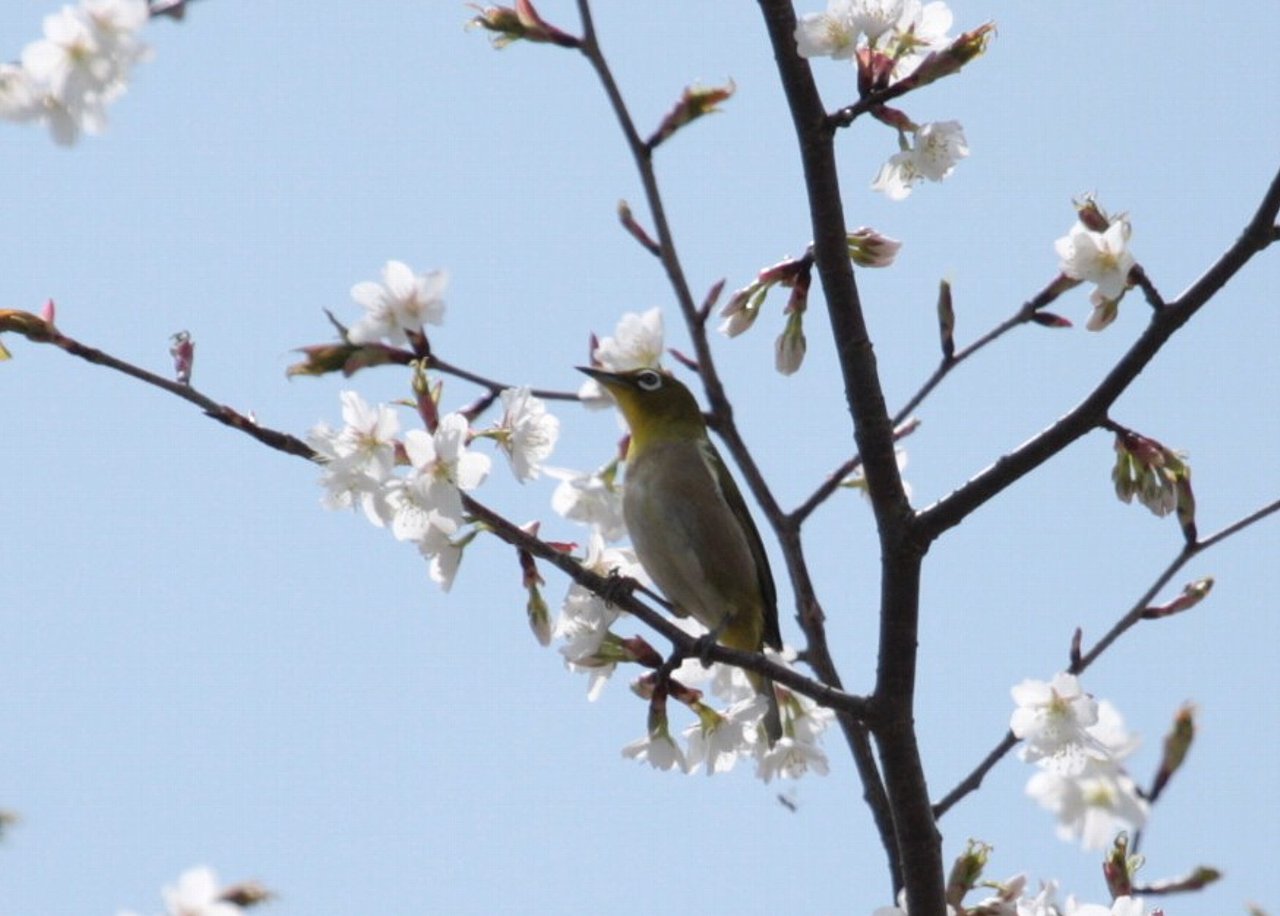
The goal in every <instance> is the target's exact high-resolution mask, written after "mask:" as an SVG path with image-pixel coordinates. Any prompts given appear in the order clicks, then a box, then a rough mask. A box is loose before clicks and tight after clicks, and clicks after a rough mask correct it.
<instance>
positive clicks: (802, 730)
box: [546, 309, 833, 781]
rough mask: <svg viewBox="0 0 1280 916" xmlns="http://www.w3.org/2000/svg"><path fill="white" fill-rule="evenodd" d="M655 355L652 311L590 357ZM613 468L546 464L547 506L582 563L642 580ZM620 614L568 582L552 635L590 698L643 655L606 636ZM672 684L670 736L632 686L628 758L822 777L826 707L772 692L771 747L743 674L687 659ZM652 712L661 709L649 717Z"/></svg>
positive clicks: (590, 395)
mask: <svg viewBox="0 0 1280 916" xmlns="http://www.w3.org/2000/svg"><path fill="white" fill-rule="evenodd" d="M663 350H664V346H663V327H662V314H661V312H660V311H659V310H658V309H652V310H650V311H648V312H646V313H644V314H635V313H628V314H626V315H624V316H623V317H622V319H621V320H620V321H619V323H618V326H617V329H616V331H615V332H614V335H613V336H611V337H606V338H604V339H603V340H600V341H599V342H598V343H596V344H595V345H594V346H593V348H592V354H591V358H592V362H593V364H595V365H597V366H599V367H601V368H603V369H606V370H609V371H614V372H621V371H626V370H629V369H637V368H641V367H656V366H658V365H659V362H660V360H661V356H662V353H663ZM579 396H580V397H581V398H582V399H583V401H584V402H586V403H588V404H596V403H598V404H601V405H607V404H608V403H610V402H609V400H608V399H607V396H606V395H605V394H604V392H603V391H601V390H600V389H599V388H598V387H597V386H596V384H595V383H594V382H588V383H587V384H586V385H585V386H583V389H582V390H581V391H580V393H579ZM618 464H619V462H618V460H616V459H615V460H614V461H611V462H610V463H609V464H607V465H605V466H604V467H602V468H600V469H598V470H596V471H590V472H584V471H573V470H568V469H555V468H547V469H546V470H547V474H548V475H549V476H553V477H557V478H558V479H559V480H560V484H559V486H558V487H557V488H556V491H555V493H554V495H553V497H552V506H553V508H554V509H555V510H556V512H558V513H559V514H560V515H562V516H563V517H565V518H567V519H570V520H572V521H575V522H578V523H580V524H582V525H585V526H586V527H587V529H588V535H587V552H586V558H585V560H584V565H585V566H586V567H587V568H588V569H590V570H592V571H593V572H596V573H599V574H600V575H604V576H617V577H623V578H630V579H635V580H637V581H639V582H641V583H647V582H648V579H647V577H646V576H645V574H644V569H643V568H642V567H641V565H640V563H639V561H638V560H637V558H636V555H635V552H634V551H633V550H632V549H631V548H629V547H625V546H618V545H617V543H616V542H618V541H621V540H622V539H623V538H625V537H626V524H625V522H624V520H623V515H622V494H623V485H622V483H620V482H619V480H618ZM623 616H624V614H623V612H622V611H621V610H620V609H619V608H618V607H617V606H615V605H613V604H611V603H609V602H608V601H606V600H605V599H604V598H602V597H601V596H599V595H597V594H595V593H594V592H591V591H589V590H587V589H585V588H583V587H582V586H580V585H577V584H574V585H571V586H570V588H569V592H568V595H567V596H566V598H565V601H564V604H563V606H562V607H561V610H560V615H559V617H558V619H557V620H556V623H555V626H554V633H555V635H556V636H557V637H559V638H560V639H561V640H562V641H563V642H562V645H561V648H560V652H561V654H562V655H563V656H564V659H565V663H566V665H567V666H568V667H569V669H570V670H573V671H578V672H582V673H585V674H587V675H588V676H589V677H590V682H589V686H588V696H589V697H591V698H592V699H595V698H596V697H598V696H599V695H600V693H601V691H602V690H603V688H604V685H605V684H606V683H607V681H608V680H609V678H610V677H611V676H612V675H613V673H614V672H615V671H616V670H617V667H618V665H619V664H622V663H628V662H635V661H637V660H638V659H639V658H640V655H641V653H642V652H643V650H644V649H647V646H644V645H638V644H637V641H636V640H635V639H626V638H624V637H621V636H619V635H618V634H617V633H615V632H614V630H613V627H614V625H615V623H617V622H618V621H619V619H620V618H622V617H623ZM676 624H677V625H678V626H680V627H682V628H684V629H685V630H686V631H687V632H688V633H690V635H694V636H701V635H703V634H704V633H706V629H705V628H704V627H702V625H701V624H699V623H697V622H696V621H694V620H692V619H690V618H685V619H678V620H677V621H676ZM650 651H651V650H650ZM774 658H775V661H784V659H783V658H782V657H779V656H775V657H774ZM671 683H672V684H673V685H679V689H678V690H677V689H672V690H671V696H672V697H674V698H675V699H677V700H679V701H680V702H682V703H684V704H685V705H686V706H687V707H688V708H689V709H690V710H692V711H693V713H694V714H695V716H696V721H694V722H693V723H692V724H691V725H689V726H688V727H686V728H684V729H683V730H681V731H679V732H678V735H673V734H672V728H671V725H670V723H669V721H668V719H667V717H666V714H665V704H662V705H659V704H657V703H655V702H652V701H653V696H652V694H653V693H654V690H653V687H652V684H651V683H650V682H648V681H647V680H646V679H645V678H641V679H640V680H639V681H637V682H636V684H635V685H633V689H634V690H635V691H636V692H637V693H639V694H640V695H642V696H645V697H646V698H648V699H650V700H651V715H650V720H649V728H648V730H647V733H646V735H645V736H644V737H642V738H640V739H639V740H637V741H634V742H632V743H631V744H629V745H627V746H626V747H625V748H623V754H624V755H625V756H626V757H628V758H632V759H635V760H641V761H644V762H646V763H648V764H649V765H650V766H653V767H654V768H656V769H662V770H678V771H681V772H685V773H692V772H695V771H697V770H698V769H703V770H705V772H706V773H707V774H708V775H711V774H715V773H724V772H727V771H728V770H730V769H732V768H733V767H734V766H735V765H736V764H737V763H738V761H740V760H751V761H754V762H755V766H756V774H757V775H758V776H759V777H760V778H761V779H764V780H765V781H768V780H770V779H772V778H773V777H775V776H789V777H798V776H800V775H802V774H803V773H805V772H808V771H810V770H812V771H813V772H817V773H826V772H827V758H826V755H825V753H824V752H823V750H822V748H821V746H820V743H819V742H820V738H821V735H822V733H823V732H824V731H825V730H826V729H827V727H829V725H830V724H831V722H832V720H833V714H832V713H831V711H830V710H828V709H824V708H821V707H818V706H817V705H816V704H814V703H813V702H812V701H810V700H809V699H808V698H807V697H802V696H799V695H795V694H791V693H789V692H787V691H784V690H781V689H780V690H779V691H778V692H779V694H780V697H781V701H780V706H781V713H782V718H783V723H784V737H782V738H781V739H780V740H779V741H777V742H776V743H775V744H774V745H773V746H772V747H770V746H769V745H768V742H767V741H766V740H765V739H764V737H763V736H762V735H761V726H760V723H761V719H762V718H763V716H764V713H765V709H766V706H765V702H764V699H763V697H761V696H760V695H759V694H758V693H757V692H756V691H755V688H754V687H752V685H751V683H750V682H749V681H748V680H747V677H746V675H745V674H744V673H743V671H742V670H741V669H739V668H734V667H732V666H726V665H712V666H711V667H710V668H704V667H703V666H702V663H701V661H700V660H697V659H687V660H685V662H684V663H683V664H682V665H681V666H680V667H679V668H677V669H676V670H675V671H674V672H673V673H672V675H671ZM695 685H698V686H696V687H695ZM704 689H705V693H704ZM707 694H709V695H711V696H713V697H715V698H716V699H717V700H718V701H720V704H721V705H720V706H719V708H712V707H711V706H710V705H708V704H707V703H705V702H703V700H704V698H705V696H706V695H707ZM655 708H657V709H658V710H659V711H658V712H657V713H656V714H655V712H654V709H655Z"/></svg>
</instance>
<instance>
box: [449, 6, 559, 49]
mask: <svg viewBox="0 0 1280 916" xmlns="http://www.w3.org/2000/svg"><path fill="white" fill-rule="evenodd" d="M471 8H472V9H474V10H477V11H478V12H479V15H478V16H474V17H472V19H471V20H470V21H469V22H468V23H467V27H468V28H481V29H485V30H487V31H490V32H493V33H494V35H493V46H494V47H495V48H505V47H506V46H507V45H509V44H511V43H512V42H513V41H519V40H520V39H522V38H523V39H525V40H526V41H535V42H547V43H550V44H555V45H559V46H560V47H562V48H576V47H578V46H579V45H580V44H581V43H582V42H581V41H580V40H579V39H577V38H575V37H574V36H572V35H570V34H569V33H567V32H562V31H561V30H560V29H557V28H556V27H555V26H553V25H551V24H550V23H549V22H547V21H546V20H545V19H543V18H542V16H541V14H539V13H538V11H537V9H536V8H535V7H534V5H533V3H531V2H530V0H516V5H515V8H514V9H513V8H511V7H509V6H485V7H480V6H477V5H475V4H471Z"/></svg>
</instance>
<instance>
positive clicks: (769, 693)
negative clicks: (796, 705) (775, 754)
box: [749, 673, 782, 747]
mask: <svg viewBox="0 0 1280 916" xmlns="http://www.w3.org/2000/svg"><path fill="white" fill-rule="evenodd" d="M749 677H750V679H751V683H752V685H753V686H754V687H755V688H756V691H757V692H759V693H763V694H764V698H765V701H766V702H767V703H768V704H769V706H768V708H767V709H766V710H765V713H764V718H763V719H762V720H761V723H762V724H763V725H764V733H765V736H766V737H767V738H768V739H769V747H773V746H774V745H775V744H777V743H778V740H779V739H780V738H782V710H781V709H780V708H779V707H778V691H777V690H776V689H775V688H774V686H773V681H771V680H769V679H768V678H766V677H761V676H760V675H758V674H755V673H750V674H749Z"/></svg>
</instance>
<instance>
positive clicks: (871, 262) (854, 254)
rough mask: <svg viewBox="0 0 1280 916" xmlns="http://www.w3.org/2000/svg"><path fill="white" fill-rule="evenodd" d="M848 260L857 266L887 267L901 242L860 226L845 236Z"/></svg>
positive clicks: (896, 253)
mask: <svg viewBox="0 0 1280 916" xmlns="http://www.w3.org/2000/svg"><path fill="white" fill-rule="evenodd" d="M847 238H848V241H849V260H850V261H852V262H853V263H854V264H857V265H858V266H859V267H888V266H889V265H890V264H892V263H893V261H894V258H896V257H897V256H898V251H899V249H901V248H902V243H901V242H899V241H898V240H897V239H891V238H889V236H887V235H881V234H880V233H879V232H877V231H876V230H874V229H872V228H870V227H868V226H861V227H859V228H857V229H855V230H853V231H852V232H850V233H849V234H848V236H847Z"/></svg>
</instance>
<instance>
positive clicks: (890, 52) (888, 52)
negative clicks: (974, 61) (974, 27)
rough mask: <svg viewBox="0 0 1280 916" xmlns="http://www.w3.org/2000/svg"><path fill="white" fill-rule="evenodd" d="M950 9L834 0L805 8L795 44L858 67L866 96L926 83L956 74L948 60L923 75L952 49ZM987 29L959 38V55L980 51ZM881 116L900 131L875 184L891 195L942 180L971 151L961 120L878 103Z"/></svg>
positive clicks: (913, 0) (908, 1) (909, 0)
mask: <svg viewBox="0 0 1280 916" xmlns="http://www.w3.org/2000/svg"><path fill="white" fill-rule="evenodd" d="M951 23H952V15H951V10H950V9H948V7H947V5H946V4H945V3H943V2H941V0H935V2H932V3H928V4H924V3H921V2H920V0H829V2H828V3H827V9H826V10H825V11H824V12H821V13H806V14H805V15H803V16H801V17H800V20H799V22H798V23H797V25H796V32H795V39H796V49H797V51H798V52H799V54H800V56H801V57H807V58H815V57H830V58H832V59H834V60H851V61H853V62H854V63H855V64H856V65H857V68H858V77H859V86H860V89H861V92H862V94H863V96H864V97H865V96H866V94H867V92H869V91H870V90H872V89H875V88H885V87H887V86H889V85H890V84H891V83H892V82H894V81H900V80H903V79H909V78H912V77H913V76H914V78H915V79H916V81H918V82H920V83H921V84H923V83H924V82H927V81H929V80H931V79H936V78H937V77H938V76H941V75H945V73H946V72H952V71H950V70H949V69H948V68H949V67H952V66H959V64H948V65H945V66H940V67H938V68H936V70H937V72H936V73H935V74H932V75H930V76H929V77H927V78H922V70H923V69H926V68H922V66H921V65H922V64H925V63H926V61H932V60H937V57H935V56H934V55H936V54H938V53H939V52H943V51H945V50H948V49H951V48H952V46H953V39H952V38H951V37H950V36H949V35H948V34H947V31H948V30H949V29H950V28H951ZM988 31H989V30H988V29H984V30H979V31H978V32H975V33H971V35H968V36H962V38H961V40H960V42H959V43H960V44H964V46H965V50H963V51H961V52H960V59H961V60H963V59H964V57H966V56H972V55H973V54H976V53H981V47H982V46H983V44H984V43H985V41H986V34H987V32H988ZM873 113H874V114H875V116H876V117H878V118H880V119H881V120H883V121H885V122H886V123H889V124H891V125H892V126H894V127H896V128H897V130H898V147H899V149H898V152H896V153H894V154H893V155H892V156H891V157H890V158H889V160H888V161H887V162H885V163H884V165H882V166H881V167H880V170H879V172H877V174H876V177H875V179H874V180H873V181H872V183H871V187H872V189H873V190H876V191H880V192H882V193H884V194H885V195H886V196H887V197H889V199H890V200H902V199H904V198H906V197H907V196H908V195H909V194H910V193H911V191H912V189H913V188H914V187H915V186H916V185H917V184H919V183H920V182H921V181H922V180H926V179H927V180H929V181H942V180H943V179H944V178H946V177H947V176H948V175H950V174H951V173H952V171H953V170H954V169H955V166H956V163H958V162H959V161H960V160H961V159H963V158H965V157H966V156H968V155H969V145H968V141H967V140H966V139H965V136H964V128H963V127H962V126H961V125H960V123H959V122H958V121H935V122H930V123H924V124H917V123H915V122H913V121H912V120H911V119H910V118H908V117H907V116H906V115H905V114H904V113H903V112H901V111H898V110H896V109H889V108H887V107H885V106H878V107H877V108H875V109H873Z"/></svg>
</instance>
